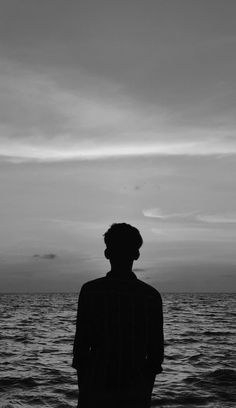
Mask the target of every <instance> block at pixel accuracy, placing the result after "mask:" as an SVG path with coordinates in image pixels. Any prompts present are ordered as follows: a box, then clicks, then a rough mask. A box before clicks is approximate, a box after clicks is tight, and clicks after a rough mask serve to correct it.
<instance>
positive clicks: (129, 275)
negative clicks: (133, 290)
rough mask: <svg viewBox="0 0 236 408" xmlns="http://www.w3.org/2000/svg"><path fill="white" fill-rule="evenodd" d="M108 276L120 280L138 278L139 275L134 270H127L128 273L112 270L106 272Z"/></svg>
mask: <svg viewBox="0 0 236 408" xmlns="http://www.w3.org/2000/svg"><path fill="white" fill-rule="evenodd" d="M106 277H107V278H112V279H118V280H129V279H137V276H136V275H135V273H134V272H133V271H131V272H127V273H126V274H119V273H117V272H113V271H110V272H108V273H107V274H106Z"/></svg>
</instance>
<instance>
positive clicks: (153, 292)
mask: <svg viewBox="0 0 236 408" xmlns="http://www.w3.org/2000/svg"><path fill="white" fill-rule="evenodd" d="M137 284H138V285H139V288H140V290H141V291H142V292H143V293H146V295H147V296H151V297H154V298H156V299H159V300H160V301H161V294H160V292H159V291H158V290H157V289H156V288H154V287H153V286H151V285H149V284H148V283H146V282H144V281H142V280H140V279H138V278H137Z"/></svg>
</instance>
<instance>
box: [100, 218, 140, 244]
mask: <svg viewBox="0 0 236 408" xmlns="http://www.w3.org/2000/svg"><path fill="white" fill-rule="evenodd" d="M103 236H104V241H105V244H106V247H107V248H108V249H111V250H116V249H119V248H125V249H126V250H132V251H133V250H139V248H140V247H141V246H142V244H143V239H142V237H141V235H140V232H139V230H138V229H137V228H135V227H132V225H129V224H126V223H125V222H123V223H115V224H112V225H111V226H110V228H109V229H108V230H107V231H106V232H105V234H104V235H103Z"/></svg>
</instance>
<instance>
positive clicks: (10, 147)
mask: <svg viewBox="0 0 236 408" xmlns="http://www.w3.org/2000/svg"><path fill="white" fill-rule="evenodd" d="M234 154H236V144H235V146H230V145H229V146H225V145H223V144H220V143H219V144H217V143H216V144H214V143H212V145H210V143H208V142H207V141H206V142H199V143H197V142H190V143H185V142H179V143H171V142H170V143H161V142H160V143H156V144H151V143H149V144H148V143H140V144H139V145H137V144H120V145H116V144H113V145H110V146H109V145H106V146H102V147H99V146H98V147H92V148H84V147H80V146H75V147H74V148H68V147H67V148H66V147H64V148H63V147H56V146H55V148H52V147H48V146H37V147H36V146H30V145H26V144H23V143H22V142H21V143H19V142H17V141H15V142H11V143H8V142H7V141H5V143H3V144H2V146H1V150H0V156H2V157H3V158H5V160H6V161H8V160H9V161H10V162H14V161H15V162H17V159H20V161H21V162H24V161H28V160H36V161H67V160H89V159H102V158H104V159H106V158H110V157H126V156H128V157H133V156H134V157H136V156H224V155H234Z"/></svg>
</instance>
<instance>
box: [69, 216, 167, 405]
mask: <svg viewBox="0 0 236 408" xmlns="http://www.w3.org/2000/svg"><path fill="white" fill-rule="evenodd" d="M124 225H125V226H127V224H114V225H113V226H112V227H111V229H112V228H113V231H114V226H116V227H115V228H116V229H117V226H124ZM129 227H130V228H133V227H131V226H129ZM118 228H119V227H118ZM125 228H126V229H127V227H125ZM111 229H110V230H111ZM123 229H124V227H123ZM133 229H134V228H133ZM134 230H136V229H134ZM136 231H137V230H136ZM113 240H114V238H113ZM105 242H106V236H105ZM106 244H107V243H106ZM116 245H117V242H116ZM140 246H141V245H139V247H140ZM109 248H110V253H109ZM120 249H121V248H120V247H119V254H120ZM106 251H107V252H108V253H106ZM106 251H105V255H106V256H107V258H109V260H110V262H111V266H112V268H111V271H110V272H108V273H107V275H106V276H105V277H103V278H99V279H95V280H93V281H90V282H87V283H85V284H84V285H83V287H82V289H81V292H80V296H79V303H78V316H77V329H76V336H75V341H74V350H73V351H74V359H73V367H74V368H76V369H77V370H78V379H79V389H80V392H79V405H78V406H79V407H81V408H83V407H92V406H95V405H98V404H99V405H101V406H103V407H106V406H107V407H108V406H112V407H119V408H124V407H126V406H127V407H137V408H138V407H143V408H144V407H149V406H150V399H151V391H152V388H153V384H154V380H155V375H156V374H157V373H160V372H161V371H162V368H161V364H162V361H163V317H162V301H161V296H160V294H159V292H158V291H157V290H155V289H154V288H153V287H151V286H150V285H147V284H146V283H144V282H142V281H140V280H139V279H137V277H136V275H135V274H134V273H133V272H132V263H133V260H134V259H135V256H134V255H135V254H134V252H132V250H131V254H132V257H131V258H132V262H131V261H129V265H128V260H127V254H126V255H125V256H124V257H121V258H119V257H117V252H116V254H115V253H114V252H112V251H111V247H109V244H107V250H106ZM136 251H137V248H136ZM129 253H130V249H129ZM136 255H137V254H136ZM137 257H138V256H136V259H137ZM131 258H130V259H131ZM125 260H126V262H125ZM130 266H131V267H130Z"/></svg>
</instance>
